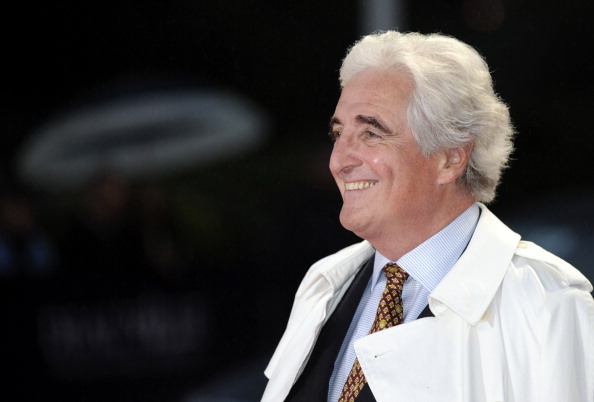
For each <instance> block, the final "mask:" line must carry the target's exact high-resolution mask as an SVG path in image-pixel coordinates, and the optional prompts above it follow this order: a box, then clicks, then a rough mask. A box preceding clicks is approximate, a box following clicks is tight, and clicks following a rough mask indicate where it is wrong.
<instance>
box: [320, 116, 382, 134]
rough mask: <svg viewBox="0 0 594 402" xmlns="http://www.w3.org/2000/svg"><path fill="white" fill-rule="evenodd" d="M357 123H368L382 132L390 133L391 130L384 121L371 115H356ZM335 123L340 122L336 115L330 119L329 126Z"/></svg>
mask: <svg viewBox="0 0 594 402" xmlns="http://www.w3.org/2000/svg"><path fill="white" fill-rule="evenodd" d="M355 119H356V120H357V121H358V122H359V123H362V124H369V125H370V126H372V127H375V128H376V129H377V130H379V131H381V132H382V133H384V134H392V130H390V129H389V128H388V127H386V125H385V124H384V123H382V122H381V121H379V120H378V119H377V118H375V117H373V116H364V115H361V114H360V115H357V117H356V118H355ZM335 124H339V125H340V124H342V123H341V121H340V120H339V119H338V118H336V117H332V118H331V119H330V123H329V126H330V128H332V127H333V126H334V125H335Z"/></svg>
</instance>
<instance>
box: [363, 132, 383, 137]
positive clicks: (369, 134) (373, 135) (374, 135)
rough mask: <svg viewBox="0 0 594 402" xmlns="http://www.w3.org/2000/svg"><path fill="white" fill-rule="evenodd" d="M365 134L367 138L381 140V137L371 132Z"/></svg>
mask: <svg viewBox="0 0 594 402" xmlns="http://www.w3.org/2000/svg"><path fill="white" fill-rule="evenodd" d="M365 134H366V135H367V137H369V138H382V136H381V135H379V134H377V133H375V132H373V131H366V132H365Z"/></svg>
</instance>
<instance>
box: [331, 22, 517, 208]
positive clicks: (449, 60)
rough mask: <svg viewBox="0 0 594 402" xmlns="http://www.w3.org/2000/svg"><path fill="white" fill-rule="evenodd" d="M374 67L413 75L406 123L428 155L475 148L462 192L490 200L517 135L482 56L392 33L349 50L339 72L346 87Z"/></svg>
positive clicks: (442, 39)
mask: <svg viewBox="0 0 594 402" xmlns="http://www.w3.org/2000/svg"><path fill="white" fill-rule="evenodd" d="M369 68H378V69H387V70H392V71H395V72H398V71H401V72H406V73H408V74H409V75H410V76H411V78H412V81H413V84H414V90H413V93H412V95H411V98H410V99H409V102H408V109H407V118H408V122H409V125H410V127H411V129H412V131H413V134H414V136H415V139H416V141H417V144H418V146H419V149H420V150H421V151H422V152H423V153H424V154H425V155H427V156H429V155H431V154H432V153H434V152H436V151H438V150H445V149H449V148H457V147H464V146H465V145H467V144H468V143H469V142H473V143H474V149H473V151H472V154H471V156H470V159H469V162H468V165H467V167H466V170H465V172H464V173H463V174H462V175H461V176H460V178H459V179H458V185H461V186H464V187H465V188H466V189H467V190H468V191H470V193H471V194H472V195H473V196H474V198H475V199H476V200H477V201H481V202H485V203H487V202H490V201H492V200H493V198H494V197H495V189H496V188H497V185H498V184H499V181H500V177H501V172H502V170H503V169H504V168H505V167H507V162H508V159H509V155H510V153H511V152H512V150H513V144H512V137H513V135H514V128H513V125H512V123H511V120H510V116H509V111H508V108H507V106H506V105H505V103H504V102H503V101H502V100H501V99H500V98H499V96H498V95H497V94H496V93H495V91H494V89H493V82H492V79H491V74H490V73H489V68H488V66H487V63H486V62H485V60H484V59H483V58H482V57H481V56H480V55H479V53H478V52H477V51H476V50H475V49H473V48H472V47H471V46H469V45H467V44H465V43H463V42H460V41H459V40H457V39H455V38H452V37H449V36H445V35H441V34H430V35H423V34H419V33H400V32H396V31H387V32H381V33H375V34H372V35H368V36H365V37H363V38H362V39H361V40H359V41H358V42H357V43H355V44H354V45H353V46H352V47H351V48H350V49H349V51H348V52H347V55H346V57H345V59H344V60H343V63H342V67H341V68H340V85H341V87H344V85H345V84H346V83H347V82H348V81H349V80H350V79H351V78H352V77H353V76H355V75H356V74H358V73H360V72H362V71H364V70H367V69H369Z"/></svg>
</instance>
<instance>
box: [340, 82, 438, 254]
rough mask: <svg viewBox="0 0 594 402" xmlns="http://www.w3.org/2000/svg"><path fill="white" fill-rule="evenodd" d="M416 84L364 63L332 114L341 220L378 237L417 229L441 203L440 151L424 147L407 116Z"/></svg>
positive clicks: (366, 235)
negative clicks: (427, 150) (437, 153)
mask: <svg viewBox="0 0 594 402" xmlns="http://www.w3.org/2000/svg"><path fill="white" fill-rule="evenodd" d="M412 89H413V86H412V83H411V80H410V78H409V77H408V76H407V75H406V74H403V73H388V72H385V71H381V70H366V71H364V72H362V73H359V74H358V75H356V76H354V77H353V78H352V79H351V80H350V81H348V82H347V83H346V85H345V86H344V88H343V90H342V94H341V96H340V99H339V101H338V104H337V105H336V111H335V113H334V116H333V118H332V120H331V134H332V136H333V137H334V138H335V143H334V149H333V151H332V156H331V157H330V170H331V172H332V175H333V176H334V179H335V180H336V184H337V185H338V188H339V190H340V192H341V195H342V199H343V206H342V210H341V212H340V222H341V224H342V225H343V226H344V227H345V228H346V229H348V230H350V231H352V232H354V233H355V234H357V235H358V236H359V237H362V238H364V239H367V240H369V241H371V242H372V244H373V240H374V239H381V238H382V236H383V237H384V238H386V237H388V238H391V236H392V234H394V233H398V232H400V234H402V233H403V231H408V230H415V228H416V227H418V225H421V224H423V223H425V222H426V221H427V219H428V218H427V217H428V216H429V215H431V214H432V213H433V212H434V211H435V208H437V205H438V204H439V202H438V201H437V200H438V199H439V197H440V186H439V184H438V183H437V180H438V179H437V176H438V172H439V164H440V162H439V158H437V157H430V158H426V157H425V156H424V155H422V154H421V152H420V151H419V149H418V147H417V143H416V141H415V139H414V137H413V134H412V131H411V129H410V127H409V125H408V122H407V119H406V105H407V101H408V99H409V96H410V94H411V92H412Z"/></svg>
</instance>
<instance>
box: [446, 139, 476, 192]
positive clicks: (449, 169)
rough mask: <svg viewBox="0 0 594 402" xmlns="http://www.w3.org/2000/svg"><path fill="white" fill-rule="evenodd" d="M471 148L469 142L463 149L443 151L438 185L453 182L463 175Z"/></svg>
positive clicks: (471, 143)
mask: <svg viewBox="0 0 594 402" xmlns="http://www.w3.org/2000/svg"><path fill="white" fill-rule="evenodd" d="M473 148H474V143H473V142H469V143H468V144H466V146H464V147H460V148H450V149H446V150H445V151H443V154H442V161H441V166H440V172H439V177H438V183H439V184H448V183H452V182H455V181H456V179H458V177H460V176H461V175H462V173H464V169H466V165H467V164H468V160H469V159H470V155H471V154H472V150H473Z"/></svg>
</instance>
